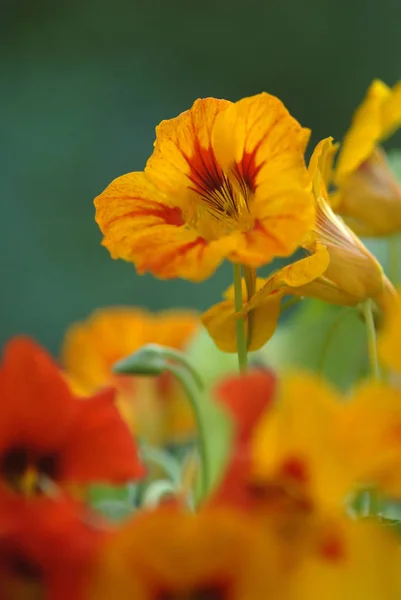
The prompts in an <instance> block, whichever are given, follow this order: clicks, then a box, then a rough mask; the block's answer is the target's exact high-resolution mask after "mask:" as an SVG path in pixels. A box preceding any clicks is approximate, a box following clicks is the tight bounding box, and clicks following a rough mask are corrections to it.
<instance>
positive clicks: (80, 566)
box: [0, 494, 107, 600]
mask: <svg viewBox="0 0 401 600" xmlns="http://www.w3.org/2000/svg"><path fill="white" fill-rule="evenodd" d="M89 516H90V519H89ZM106 537H107V531H106V529H105V527H104V525H102V524H101V523H100V522H98V523H97V522H96V520H95V517H94V516H93V515H88V514H87V513H85V511H84V509H83V508H82V507H81V506H79V505H77V504H75V503H73V502H70V501H66V500H63V499H62V498H57V500H55V499H51V498H48V497H44V496H42V497H37V498H30V499H29V500H26V498H24V497H21V496H15V495H13V496H9V495H8V494H6V495H4V494H2V495H1V497H0V582H1V583H0V598H1V600H16V599H17V598H18V599H19V598H21V599H22V598H26V599H31V598H32V599H34V598H44V599H45V600H71V599H72V598H74V600H84V598H85V596H84V587H85V586H86V581H87V579H88V578H89V576H90V573H91V571H92V569H93V568H94V565H95V561H96V556H97V553H98V551H99V549H100V546H101V544H102V543H103V542H104V540H105V539H106Z"/></svg>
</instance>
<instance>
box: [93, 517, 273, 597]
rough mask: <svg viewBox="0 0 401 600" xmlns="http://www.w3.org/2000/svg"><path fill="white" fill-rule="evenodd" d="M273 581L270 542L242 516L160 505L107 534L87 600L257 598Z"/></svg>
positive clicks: (266, 592)
mask: <svg viewBox="0 0 401 600" xmlns="http://www.w3.org/2000/svg"><path fill="white" fill-rule="evenodd" d="M277 581H278V576H277V560H276V556H275V548H274V546H273V545H272V544H269V543H268V540H267V536H265V535H264V534H263V533H262V532H261V531H260V528H258V526H257V524H256V523H255V522H253V521H252V520H251V519H249V518H248V517H246V515H244V514H242V513H241V514H237V513H235V512H233V511H231V510H227V509H226V510H217V509H215V510H212V509H211V510H204V511H202V512H200V513H198V514H189V513H182V512H179V511H178V510H176V509H171V508H170V509H168V508H162V509H158V510H156V511H153V512H147V513H144V514H142V515H140V516H139V517H135V518H134V519H133V520H132V521H131V522H129V523H128V524H126V525H125V526H123V527H122V529H121V530H120V531H119V532H117V534H116V535H115V536H114V538H111V539H110V541H109V544H108V545H106V548H105V552H104V553H103V557H102V560H101V561H100V563H99V564H98V567H97V572H96V575H95V578H94V581H93V584H92V587H91V589H90V590H89V593H88V595H87V600H92V599H93V600H106V599H107V600H109V599H110V598H118V599H119V600H131V599H132V598H135V600H160V599H161V598H169V599H170V598H171V599H172V600H173V599H174V600H175V599H177V600H178V599H179V598H208V599H210V600H212V599H213V600H244V599H246V600H254V599H255V600H261V599H264V598H269V597H276V595H275V593H274V592H275V591H276V588H277Z"/></svg>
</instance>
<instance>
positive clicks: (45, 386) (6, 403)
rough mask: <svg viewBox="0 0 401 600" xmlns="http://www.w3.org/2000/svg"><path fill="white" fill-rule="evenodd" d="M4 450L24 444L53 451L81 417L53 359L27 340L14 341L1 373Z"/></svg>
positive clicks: (0, 433) (0, 426) (0, 421)
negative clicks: (76, 418) (78, 417)
mask: <svg viewBox="0 0 401 600" xmlns="http://www.w3.org/2000/svg"><path fill="white" fill-rule="evenodd" d="M0 397H1V404H0V448H1V449H2V448H4V447H7V446H9V445H10V444H11V445H13V444H14V445H20V444H23V443H26V444H32V445H33V446H34V447H35V448H36V449H37V450H38V451H43V452H47V451H52V450H54V448H55V446H57V445H58V444H59V443H60V442H61V441H63V439H64V437H65V436H66V435H67V432H68V430H69V427H70V426H71V424H72V422H73V421H74V419H75V417H76V414H77V402H76V399H75V398H74V397H73V396H72V394H71V392H70V390H69V387H68V385H67V383H66V381H65V380H64V378H63V376H62V375H61V372H60V370H59V368H58V366H57V364H56V363H55V362H54V361H53V359H52V358H51V356H50V355H49V354H48V353H47V352H46V351H45V350H44V349H42V348H41V347H40V346H39V345H38V344H36V343H35V342H34V341H33V340H31V339H29V338H27V337H16V338H13V339H12V340H11V341H10V342H9V343H8V344H7V346H6V348H5V351H4V357H3V363H2V365H1V369H0Z"/></svg>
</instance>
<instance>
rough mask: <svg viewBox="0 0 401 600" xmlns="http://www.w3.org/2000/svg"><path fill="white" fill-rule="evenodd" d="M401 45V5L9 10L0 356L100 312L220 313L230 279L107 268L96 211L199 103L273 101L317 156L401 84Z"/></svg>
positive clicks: (362, 1)
mask: <svg viewBox="0 0 401 600" xmlns="http://www.w3.org/2000/svg"><path fill="white" fill-rule="evenodd" d="M400 31H401V2H400V1H399V0H382V1H381V2H380V3H378V2H376V1H372V0H347V1H345V0H340V1H338V0H337V1H335V0H305V1H301V0H248V1H247V2H245V1H244V0H230V1H228V0H217V1H211V0H204V1H203V2H190V1H188V0H187V1H185V2H184V1H183V0H180V1H175V0H164V1H162V0H146V1H142V2H139V1H135V0H114V1H113V2H106V1H103V0H99V1H92V2H91V1H85V0H79V1H78V0H35V1H33V0H24V1H22V0H19V1H18V0H7V1H5V0H3V1H2V2H1V5H0V34H1V36H0V46H1V53H0V68H1V79H2V85H1V94H0V108H1V121H2V125H1V135H0V158H1V178H0V198H1V236H0V244H1V248H0V274H1V291H0V298H1V300H0V303H1V304H0V309H1V310H0V343H3V342H4V341H5V340H6V339H8V338H9V337H10V336H11V335H14V334H16V333H29V334H31V335H34V336H35V337H37V339H38V340H39V341H41V342H42V343H44V344H45V345H47V346H48V347H49V348H51V349H52V350H53V351H56V350H57V348H58V347H59V345H60V342H61V340H62V337H63V334H64V331H65V329H66V328H67V327H68V325H69V324H71V322H73V321H74V320H77V319H82V318H84V317H86V316H87V315H88V314H89V313H90V312H91V311H92V310H93V309H94V308H97V307H101V306H108V305H113V304H137V305H143V306H148V307H150V308H152V309H156V308H166V307H171V306H177V305H178V306H190V307H197V308H200V309H204V308H206V307H207V306H209V305H210V304H212V303H213V302H215V301H216V300H217V299H218V297H219V295H220V292H221V291H222V290H223V289H224V288H225V286H226V285H227V284H228V282H229V280H230V270H229V268H228V267H223V268H222V269H221V270H219V271H218V273H217V274H216V275H215V277H213V278H212V279H211V280H209V281H207V282H205V283H203V284H196V285H195V284H190V283H187V282H183V281H171V282H162V281H158V280H155V279H153V278H152V277H151V276H145V277H138V276H137V275H136V274H135V270H134V268H133V267H132V266H131V265H128V264H125V263H123V262H122V261H113V260H112V259H111V258H110V257H109V255H108V253H107V251H106V250H105V249H103V248H102V247H101V246H100V239H101V235H100V232H99V231H98V229H97V226H96V224H95V222H94V219H93V217H94V209H93V205H92V199H93V197H94V196H96V195H97V194H98V193H99V192H100V191H101V190H102V189H103V188H104V187H105V186H106V185H107V184H108V183H109V182H110V181H111V180H112V179H113V178H114V177H116V176H118V175H120V174H123V173H125V172H128V171H133V170H141V169H142V168H143V167H144V164H145V161H146V159H147V157H148V156H149V154H150V152H151V150H152V143H153V139H154V127H155V126H156V124H157V123H158V122H159V121H160V120H161V119H165V118H171V117H174V116H176V115H177V114H178V113H179V112H181V111H182V110H185V109H187V108H188V107H189V106H190V105H191V104H192V102H193V101H194V99H195V98H197V97H199V96H200V97H202V96H216V97H224V98H228V99H230V100H237V99H239V98H241V97H243V96H247V95H252V94H255V93H258V92H260V91H261V90H266V91H269V92H271V93H273V94H276V95H278V96H279V97H280V98H281V99H282V100H283V101H284V102H285V103H286V105H287V106H288V108H289V109H290V111H291V112H292V113H293V115H294V116H295V117H296V118H297V119H298V120H299V121H300V122H301V123H302V124H303V125H305V126H308V127H310V128H312V130H313V141H314V142H315V141H317V140H318V139H319V138H321V137H324V136H327V135H333V136H334V137H335V138H337V139H338V138H341V136H342V135H343V133H344V131H345V130H346V128H347V126H348V124H349V121H350V117H351V113H352V111H353V110H354V108H355V107H356V105H357V104H358V103H359V101H360V100H361V98H362V97H363V95H364V93H365V90H366V88H367V86H368V85H369V83H370V81H371V80H372V79H373V78H374V77H380V78H382V79H384V80H385V81H386V82H387V83H389V84H393V83H394V82H395V81H396V80H397V79H398V78H399V77H400V74H401V35H400ZM399 139H400V138H399V137H398V140H399ZM392 144H393V145H397V138H396V139H395V140H393V142H392ZM398 145H400V144H398Z"/></svg>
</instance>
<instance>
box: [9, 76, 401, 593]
mask: <svg viewBox="0 0 401 600" xmlns="http://www.w3.org/2000/svg"><path fill="white" fill-rule="evenodd" d="M399 125H401V87H400V84H397V85H396V86H395V87H394V88H393V89H390V88H388V87H387V86H385V85H384V84H383V83H382V82H379V81H374V82H373V84H372V86H371V88H370V89H369V91H368V94H367V97H366V99H365V100H364V102H363V103H362V105H361V106H360V108H359V109H358V110H357V112H356V114H355V116H354V119H353V123H352V126H351V129H350V131H349V132H348V134H347V135H346V137H345V140H344V143H343V145H342V147H341V148H340V150H338V145H336V144H334V143H333V140H332V138H329V137H328V138H326V139H324V140H322V141H321V142H320V143H319V144H318V145H317V146H316V148H315V149H314V151H313V152H312V155H311V158H310V160H309V164H308V165H306V163H305V149H306V144H307V141H308V138H309V134H310V132H309V130H307V129H304V128H302V127H301V126H300V125H299V123H298V122H297V121H296V120H295V119H294V118H293V117H292V116H291V115H290V114H289V113H288V111H287V109H286V108H285V106H284V105H283V104H282V102H281V101H280V100H278V99H277V98H275V97H274V96H271V95H269V94H266V93H263V94H259V95H257V96H254V97H251V98H245V99H243V100H240V101H239V102H236V103H231V102H228V101H225V100H216V99H213V98H207V99H203V100H197V101H196V102H195V104H194V105H193V107H192V108H191V109H189V110H188V111H186V112H184V113H182V114H181V115H179V116H178V117H177V118H175V119H172V120H170V121H164V122H162V123H161V124H160V125H159V127H158V128H157V130H156V141H155V147H154V151H153V154H152V156H151V157H150V159H149V160H148V162H147V164H146V167H145V170H144V172H136V173H130V174H128V175H124V176H122V177H120V178H118V179H116V180H115V181H114V182H112V183H111V184H110V185H109V187H108V188H107V189H106V190H105V191H104V192H103V193H102V194H100V196H98V197H97V198H96V200H95V205H96V220H97V222H98V224H99V226H100V228H101V230H102V232H103V235H104V239H103V244H104V245H105V246H106V247H107V248H108V250H109V251H110V253H111V255H112V256H113V257H114V258H123V259H125V260H129V261H131V262H133V263H134V264H135V266H136V268H137V270H138V272H139V273H144V272H147V271H149V272H151V273H153V274H154V275H155V276H157V277H159V278H162V279H166V278H176V277H183V278H186V279H189V280H191V281H202V280H204V279H206V278H207V277H209V276H210V275H211V274H212V273H213V272H214V271H215V270H216V268H217V267H218V266H219V265H220V263H221V262H222V261H223V260H224V259H228V260H229V261H231V262H232V263H233V270H234V282H233V286H232V287H231V288H229V289H228V290H227V292H226V293H225V297H224V300H223V301H222V302H220V303H218V304H216V305H215V306H213V307H211V308H209V309H208V310H207V311H206V312H205V313H204V314H203V315H201V316H200V317H199V316H198V315H197V314H196V313H193V312H191V311H185V310H178V309H175V310H171V311H168V312H164V313H158V314H152V313H150V312H149V311H146V310H143V309H140V308H135V307H126V308H108V309H103V310H98V311H96V312H95V313H93V314H92V315H91V316H90V317H89V318H88V319H87V320H86V321H82V322H80V323H76V324H74V325H73V326H72V327H71V328H70V329H69V331H68V332H67V333H66V336H65V340H64V343H63V347H62V352H61V358H60V361H59V362H57V361H55V360H54V359H53V358H51V357H50V356H49V354H48V353H47V352H46V351H45V350H44V349H42V348H41V347H40V346H39V345H38V344H37V343H36V342H34V341H32V340H31V339H29V338H26V337H16V338H14V339H12V340H11V341H10V342H9V343H8V344H7V345H6V347H5V349H4V353H3V358H2V362H1V365H0V397H1V404H0V600H17V599H20V598H21V599H24V600H25V599H26V600H67V599H68V600H70V599H71V598H74V599H75V600H112V599H113V600H114V599H115V600H132V599H135V600H184V599H193V600H195V599H196V600H266V599H268V598H275V600H317V599H319V600H320V599H321V598H327V599H328V600H331V599H333V600H334V599H336V600H337V599H338V598H344V599H350V600H351V599H354V598H364V599H366V600H379V599H380V600H399V598H400V597H401V548H400V539H399V523H400V522H401V518H400V516H401V384H400V381H401V295H400V293H397V292H396V289H395V288H394V287H393V284H394V283H398V282H397V278H398V276H399V273H398V265H397V258H398V256H397V252H394V247H395V248H396V242H397V240H396V238H395V236H396V234H397V233H401V231H400V230H401V189H400V188H399V185H398V183H397V180H396V178H395V176H394V175H393V174H392V172H391V170H390V167H389V165H388V164H387V159H386V154H385V152H384V150H382V149H381V148H380V147H379V146H378V144H379V143H380V142H381V141H382V140H383V139H384V138H386V137H388V136H389V135H390V134H391V133H392V132H393V131H394V130H395V129H396V128H397V127H398V126H399ZM337 152H339V156H338V159H337V160H336V161H335V155H336V153H337ZM363 234H368V235H370V236H389V235H390V234H391V237H389V238H388V240H387V241H388V244H389V248H390V249H392V253H391V254H392V259H393V260H392V263H393V265H392V266H393V267H394V266H395V267H396V268H393V272H392V273H391V275H390V276H389V277H387V275H386V274H385V272H384V269H383V267H382V265H381V263H380V262H379V260H378V259H377V258H376V257H375V256H374V254H373V253H372V252H371V251H370V250H369V249H368V248H367V247H366V246H365V244H364V243H363V241H362V240H361V239H360V238H359V237H358V236H359V235H363ZM384 239H385V238H384ZM385 241H386V240H385ZM394 244H395V246H394ZM296 251H297V252H298V254H297V255H296V256H295V257H293V256H292V255H293V254H294V253H295V252H296ZM276 257H282V258H283V257H286V258H287V259H288V264H286V265H285V266H284V267H282V268H280V269H279V270H277V271H275V272H272V273H271V274H270V276H269V277H267V278H261V277H258V276H257V273H256V269H257V268H259V267H261V266H263V265H266V264H269V263H271V261H272V260H273V259H274V258H276ZM287 296H291V297H292V298H291V299H290V300H288V301H287V305H288V303H289V304H294V303H295V302H300V301H301V300H302V299H303V298H314V299H317V300H320V301H323V303H322V304H323V305H324V303H328V304H334V305H340V306H346V307H351V309H355V312H356V314H357V315H358V316H359V318H360V319H361V320H362V322H364V323H365V325H366V332H367V343H366V344H365V345H366V352H365V348H364V349H363V358H364V357H365V354H366V355H367V356H368V358H369V364H370V370H371V374H368V372H367V370H366V369H365V370H364V371H363V376H362V377H360V370H358V372H356V373H355V377H354V382H353V385H352V386H351V387H350V388H349V389H347V390H345V391H339V390H338V389H337V388H336V387H335V386H333V385H332V384H331V383H329V382H328V381H325V380H324V379H323V378H322V377H321V375H320V374H319V373H314V372H313V371H310V372H306V371H301V370H294V371H293V372H291V373H287V372H284V371H280V370H279V371H278V372H274V371H273V370H272V369H271V368H269V366H268V365H266V364H265V362H264V359H263V355H262V354H253V355H251V357H250V362H251V364H250V365H249V366H248V358H249V357H248V352H249V351H257V350H258V349H260V348H261V347H262V346H263V345H264V344H265V343H266V342H267V341H268V340H269V339H270V338H271V337H272V336H273V334H274V333H275V331H276V329H277V327H278V321H279V316H280V312H283V310H284V307H285V304H284V303H283V302H282V300H283V298H284V297H287ZM306 302H307V301H306ZM202 325H203V326H204V327H205V328H206V330H207V332H208V334H209V335H210V337H211V338H212V339H213V340H214V342H215V343H216V345H217V347H218V348H219V349H220V351H217V350H212V349H211V346H209V347H208V348H207V349H206V350H202V352H201V354H202V360H199V359H198V360H194V356H196V352H194V348H195V347H196V345H197V343H199V339H200V338H201V335H202V334H201V331H200V329H201V326H202ZM315 325H316V328H319V327H321V323H320V322H319V316H318V315H317V316H316V324H315ZM290 326H291V321H290ZM376 333H377V339H376ZM292 343H298V344H302V343H303V340H292ZM221 351H223V352H228V353H230V352H232V353H237V354H238V361H239V367H240V373H239V374H237V373H233V372H232V368H230V369H228V371H229V373H227V372H226V371H227V369H226V368H224V369H223V370H225V372H224V374H223V375H222V374H221V373H220V375H218V369H217V366H218V365H217V363H219V361H220V360H221V357H222V356H223V354H222V353H221ZM213 352H214V354H213ZM198 356H199V352H198ZM204 364H207V366H208V367H209V368H211V369H212V370H213V368H214V369H216V371H215V375H216V376H215V377H207V376H206V373H205V369H204V366H203V365H204ZM227 364H228V363H227ZM230 364H231V363H230ZM205 380H206V381H205Z"/></svg>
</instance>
